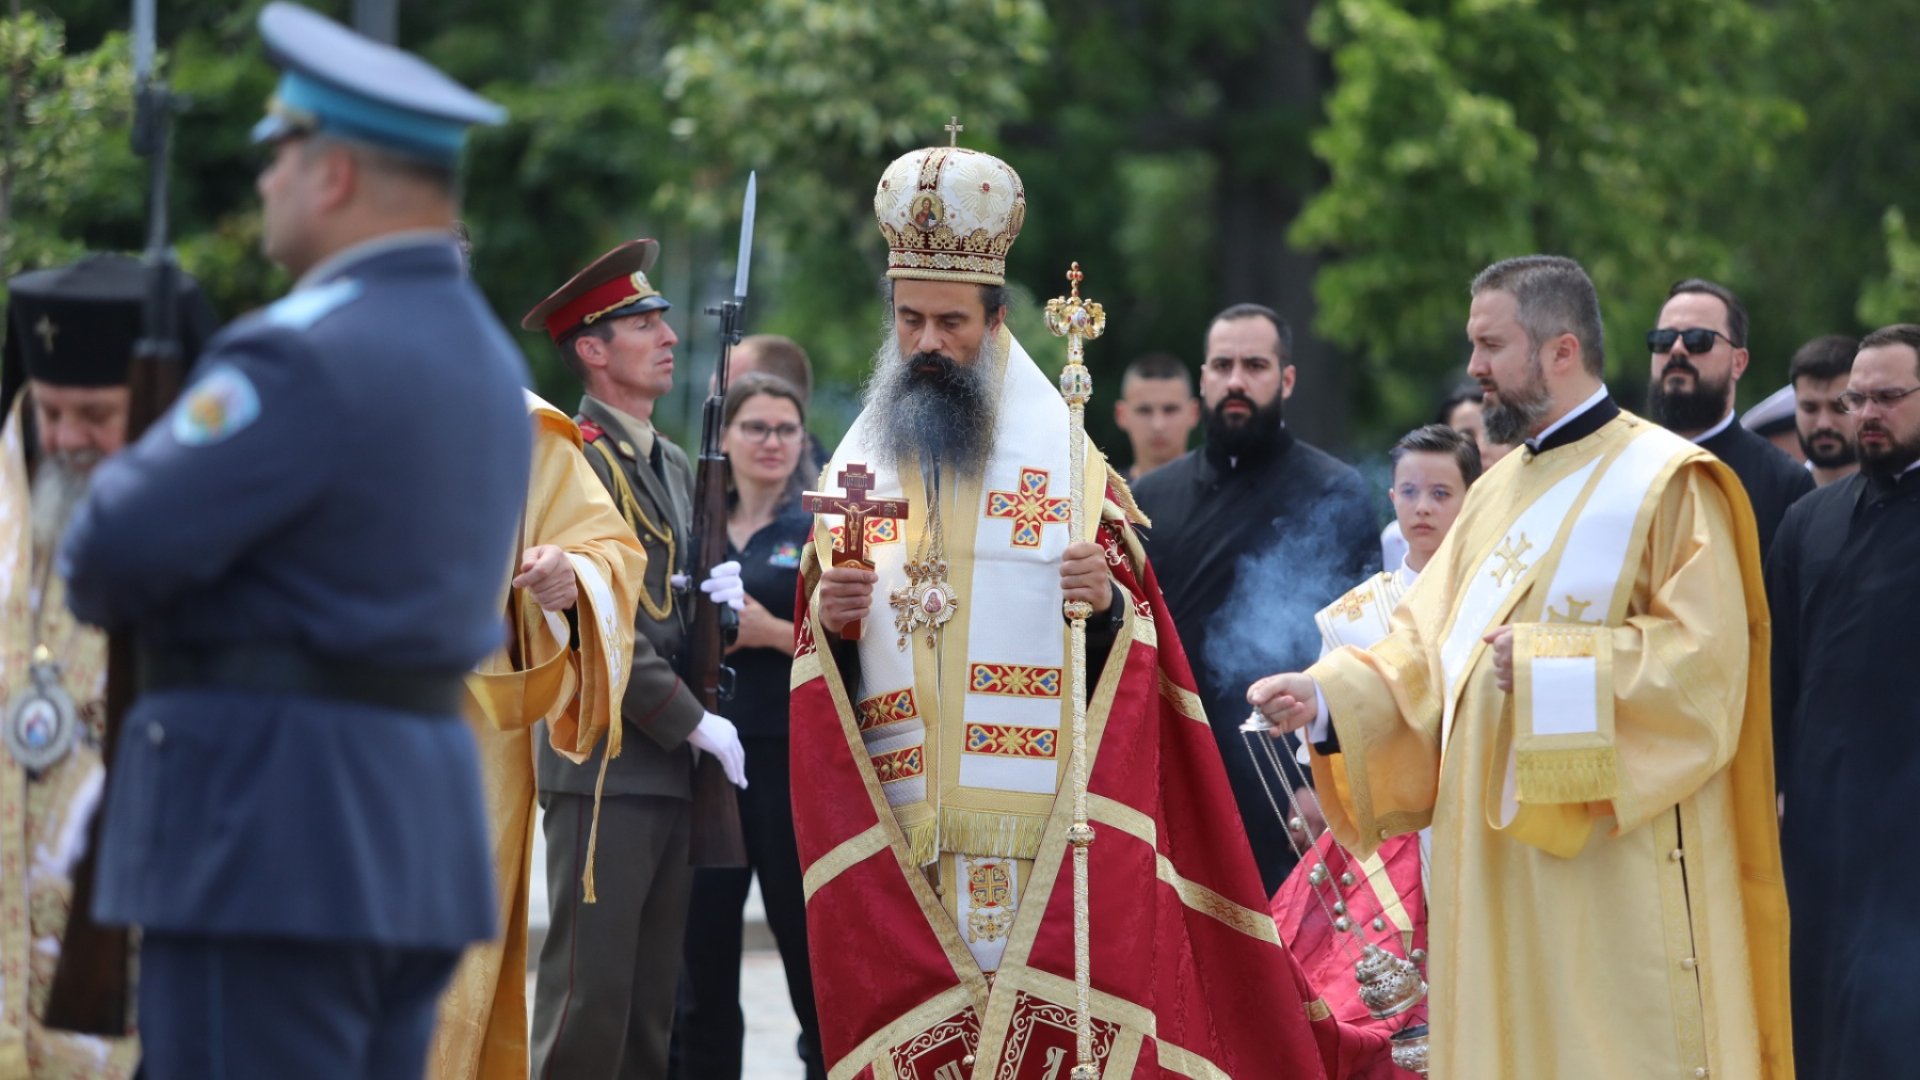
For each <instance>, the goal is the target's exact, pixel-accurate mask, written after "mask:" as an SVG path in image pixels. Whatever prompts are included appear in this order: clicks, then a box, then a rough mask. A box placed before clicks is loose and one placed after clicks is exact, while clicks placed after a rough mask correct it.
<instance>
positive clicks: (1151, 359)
mask: <svg viewBox="0 0 1920 1080" xmlns="http://www.w3.org/2000/svg"><path fill="white" fill-rule="evenodd" d="M1128 379H1179V380H1180V381H1181V382H1183V383H1185V384H1186V387H1187V389H1188V390H1189V391H1191V390H1192V389H1193V373H1192V372H1190V371H1188V370H1187V365H1185V364H1183V363H1181V362H1180V358H1179V357H1177V356H1175V355H1173V354H1172V353H1166V352H1151V353H1146V354H1145V355H1142V356H1136V357H1134V358H1133V363H1131V364H1128V365H1127V370H1126V373H1125V374H1124V375H1122V376H1121V377H1120V385H1121V386H1122V387H1124V386H1126V380H1128Z"/></svg>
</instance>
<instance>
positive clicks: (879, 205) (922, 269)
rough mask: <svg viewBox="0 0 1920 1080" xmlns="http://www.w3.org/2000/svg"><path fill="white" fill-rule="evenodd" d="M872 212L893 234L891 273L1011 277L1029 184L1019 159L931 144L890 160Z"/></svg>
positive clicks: (996, 280)
mask: <svg viewBox="0 0 1920 1080" xmlns="http://www.w3.org/2000/svg"><path fill="white" fill-rule="evenodd" d="M873 214H874V216H875V217H876V218H878V219H879V220H880V233H881V235H883V236H885V237H886V238H887V276H888V277H889V278H923V279H927V280H931V281H972V282H978V283H979V284H982V285H1004V284H1006V283H1007V251H1008V249H1010V248H1012V247H1013V240H1014V238H1015V237H1017V236H1019V235H1020V226H1021V225H1023V224H1025V223H1026V220H1027V192H1026V189H1025V188H1024V187H1022V186H1021V185H1020V174H1019V173H1016V172H1014V171H1013V166H1011V165H1008V164H1007V163H1006V162H1004V161H1001V160H1000V159H999V158H997V157H994V156H993V155H992V154H983V153H981V152H979V151H978V150H968V149H967V148H965V147H962V146H929V147H925V148H924V149H920V150H915V151H913V152H912V153H909V154H905V155H902V156H901V157H899V158H897V159H896V160H895V161H894V163H893V164H891V165H889V166H887V171H886V173H885V174H884V175H882V176H881V177H880V186H879V187H878V188H876V189H875V190H874V193H873Z"/></svg>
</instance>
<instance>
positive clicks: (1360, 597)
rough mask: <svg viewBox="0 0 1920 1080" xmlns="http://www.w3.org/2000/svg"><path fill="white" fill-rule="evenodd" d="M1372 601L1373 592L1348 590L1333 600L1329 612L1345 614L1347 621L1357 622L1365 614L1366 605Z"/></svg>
mask: <svg viewBox="0 0 1920 1080" xmlns="http://www.w3.org/2000/svg"><path fill="white" fill-rule="evenodd" d="M1371 603H1373V594H1372V593H1369V592H1350V593H1348V594H1347V595H1345V596H1343V597H1341V598H1340V599H1339V600H1337V601H1335V602H1334V605H1333V607H1332V608H1331V609H1330V612H1331V614H1334V615H1345V616H1346V617H1347V621H1348V622H1359V621H1360V617H1361V616H1362V615H1365V614H1366V607H1367V605H1368V604H1371Z"/></svg>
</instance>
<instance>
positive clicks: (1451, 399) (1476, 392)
mask: <svg viewBox="0 0 1920 1080" xmlns="http://www.w3.org/2000/svg"><path fill="white" fill-rule="evenodd" d="M1486 397H1487V395H1486V391H1484V390H1481V389H1480V384H1479V383H1474V382H1464V383H1461V384H1460V385H1459V386H1456V387H1454V388H1453V392H1452V393H1450V394H1448V395H1447V396H1446V397H1443V398H1441V399H1440V411H1439V412H1437V413H1435V414H1434V417H1433V422H1434V423H1436V424H1445V425H1446V426H1448V427H1452V426H1453V410H1455V409H1457V408H1459V407H1460V406H1462V405H1465V404H1466V403H1467V402H1469V401H1471V402H1473V403H1474V404H1475V405H1478V404H1480V403H1481V402H1482V401H1485V400H1486Z"/></svg>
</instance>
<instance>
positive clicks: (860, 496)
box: [800, 462, 907, 641]
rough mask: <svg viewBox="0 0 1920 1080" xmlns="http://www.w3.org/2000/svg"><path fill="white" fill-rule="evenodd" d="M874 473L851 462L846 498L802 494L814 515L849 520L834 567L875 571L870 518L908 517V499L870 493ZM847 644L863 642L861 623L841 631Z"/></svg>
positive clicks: (843, 474) (845, 474)
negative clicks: (869, 541) (869, 542)
mask: <svg viewBox="0 0 1920 1080" xmlns="http://www.w3.org/2000/svg"><path fill="white" fill-rule="evenodd" d="M873 481H874V476H873V471H872V470H871V469H868V468H867V467H866V465H865V464H864V463H861V462H851V463H849V464H848V465H847V467H846V468H844V469H841V470H840V487H841V488H842V489H843V490H844V491H845V492H846V493H845V494H844V495H833V494H829V493H827V492H824V491H807V492H802V493H801V495H800V506H801V508H802V509H804V510H806V511H807V512H808V513H812V514H840V515H842V516H843V517H844V518H845V519H846V520H845V524H844V525H843V526H842V527H841V529H840V539H839V541H838V542H836V543H835V544H834V545H833V565H835V566H857V567H859V568H860V569H862V570H871V569H873V563H872V561H871V560H869V559H868V558H867V519H869V518H895V519H900V520H904V519H905V518H906V517H907V500H905V499H873V498H868V496H867V493H868V492H870V491H872V490H873ZM840 636H841V637H842V638H844V639H846V640H847V641H858V640H860V624H859V623H858V622H851V623H848V624H847V625H846V627H845V628H843V629H842V630H841V631H840Z"/></svg>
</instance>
